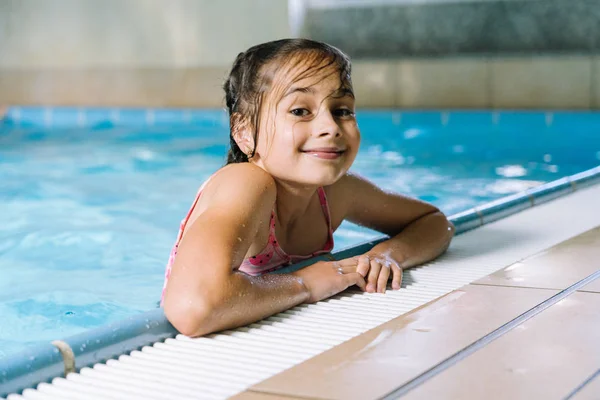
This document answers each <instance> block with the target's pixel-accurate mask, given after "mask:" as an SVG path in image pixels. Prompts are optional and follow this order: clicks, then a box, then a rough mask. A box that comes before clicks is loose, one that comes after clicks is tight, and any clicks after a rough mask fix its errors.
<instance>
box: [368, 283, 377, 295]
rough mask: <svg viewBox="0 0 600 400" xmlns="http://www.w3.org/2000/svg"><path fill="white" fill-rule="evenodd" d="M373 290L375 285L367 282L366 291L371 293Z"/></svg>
mask: <svg viewBox="0 0 600 400" xmlns="http://www.w3.org/2000/svg"><path fill="white" fill-rule="evenodd" d="M374 290H375V285H373V284H372V283H369V284H368V285H367V292H369V293H373V291H374Z"/></svg>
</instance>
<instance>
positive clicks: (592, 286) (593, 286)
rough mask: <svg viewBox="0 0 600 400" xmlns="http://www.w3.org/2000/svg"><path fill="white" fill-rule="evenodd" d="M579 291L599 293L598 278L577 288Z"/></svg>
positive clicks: (599, 282)
mask: <svg viewBox="0 0 600 400" xmlns="http://www.w3.org/2000/svg"><path fill="white" fill-rule="evenodd" d="M598 269H600V267H598ZM579 291H581V292H595V293H600V278H598V279H595V280H593V281H592V282H590V283H588V284H587V285H585V286H584V287H582V288H581V289H579Z"/></svg>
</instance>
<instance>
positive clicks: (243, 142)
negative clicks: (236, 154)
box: [231, 113, 255, 155]
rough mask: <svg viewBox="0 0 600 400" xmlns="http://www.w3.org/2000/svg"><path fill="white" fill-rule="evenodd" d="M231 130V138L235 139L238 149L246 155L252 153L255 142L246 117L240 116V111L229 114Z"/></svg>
mask: <svg viewBox="0 0 600 400" xmlns="http://www.w3.org/2000/svg"><path fill="white" fill-rule="evenodd" d="M231 132H232V135H233V140H235V142H236V143H237V145H238V147H239V148H240V150H242V151H243V152H244V153H246V154H247V155H250V154H252V150H254V146H255V143H254V135H253V133H252V126H251V124H250V121H248V118H246V117H244V116H242V115H241V114H240V113H234V114H233V115H232V116H231Z"/></svg>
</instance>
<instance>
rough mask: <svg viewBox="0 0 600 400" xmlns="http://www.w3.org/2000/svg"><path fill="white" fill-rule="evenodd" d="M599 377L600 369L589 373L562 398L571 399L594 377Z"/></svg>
mask: <svg viewBox="0 0 600 400" xmlns="http://www.w3.org/2000/svg"><path fill="white" fill-rule="evenodd" d="M597 377H600V369H598V370H597V371H596V372H594V373H593V374H592V375H590V376H589V377H588V378H587V379H586V380H585V381H583V382H581V383H580V384H579V386H577V387H576V388H575V389H573V391H572V392H571V393H569V394H568V395H567V397H565V398H564V400H569V399H572V398H573V396H575V395H576V394H577V393H579V392H580V391H581V389H583V388H584V387H586V386H587V385H588V384H589V383H590V382H592V381H593V380H594V379H595V378H597Z"/></svg>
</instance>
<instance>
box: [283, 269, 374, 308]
mask: <svg viewBox="0 0 600 400" xmlns="http://www.w3.org/2000/svg"><path fill="white" fill-rule="evenodd" d="M356 267H357V264H356V260H355V259H353V258H348V259H345V260H341V261H319V262H316V263H314V264H313V265H310V266H308V267H306V268H303V269H301V270H299V271H296V272H293V273H292V275H295V276H297V277H299V278H301V279H302V283H303V284H304V287H306V290H307V291H308V293H309V295H310V296H309V298H308V300H306V303H315V302H317V301H319V300H323V299H326V298H328V297H331V296H333V295H334V294H337V293H339V292H341V291H343V290H346V289H347V288H348V287H350V286H352V285H357V286H358V287H360V288H361V289H362V290H365V287H366V283H365V279H364V276H363V275H361V274H359V273H358V272H357V270H356Z"/></svg>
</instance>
